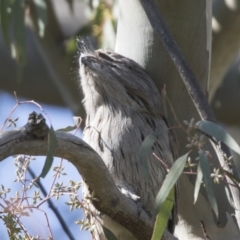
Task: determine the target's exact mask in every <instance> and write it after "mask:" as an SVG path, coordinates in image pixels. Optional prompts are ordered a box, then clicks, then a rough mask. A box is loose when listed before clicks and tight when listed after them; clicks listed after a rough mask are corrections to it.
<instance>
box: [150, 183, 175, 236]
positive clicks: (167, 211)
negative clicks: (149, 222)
mask: <svg viewBox="0 0 240 240" xmlns="http://www.w3.org/2000/svg"><path fill="white" fill-rule="evenodd" d="M174 199H175V190H174V187H173V188H172V189H171V191H170V193H169V195H168V197H167V199H166V200H165V201H164V202H163V203H162V205H161V207H160V210H159V213H158V215H157V217H156V221H155V224H154V230H153V235H152V238H151V240H159V239H162V235H163V233H164V231H165V229H166V227H167V224H168V220H169V218H170V217H171V212H172V208H173V204H174Z"/></svg>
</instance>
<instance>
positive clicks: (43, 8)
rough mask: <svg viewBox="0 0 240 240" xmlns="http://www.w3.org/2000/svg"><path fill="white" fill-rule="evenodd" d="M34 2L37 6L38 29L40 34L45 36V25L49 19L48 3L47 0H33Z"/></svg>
mask: <svg viewBox="0 0 240 240" xmlns="http://www.w3.org/2000/svg"><path fill="white" fill-rule="evenodd" d="M33 3H34V5H35V8H36V12H37V23H38V30H39V32H38V33H39V36H40V37H43V36H44V31H45V27H46V24H47V21H48V18H47V4H46V2H45V0H33Z"/></svg>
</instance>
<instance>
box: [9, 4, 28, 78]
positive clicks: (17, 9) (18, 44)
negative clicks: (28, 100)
mask: <svg viewBox="0 0 240 240" xmlns="http://www.w3.org/2000/svg"><path fill="white" fill-rule="evenodd" d="M12 16H13V27H14V37H15V48H16V57H15V56H14V55H15V54H14V52H12V56H13V58H14V57H15V58H17V61H18V64H17V68H18V71H17V72H18V79H19V80H20V79H21V76H22V71H23V67H24V66H25V64H26V54H27V51H26V34H25V24H24V18H25V8H24V0H17V1H14V4H13V7H12Z"/></svg>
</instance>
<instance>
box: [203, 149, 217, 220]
mask: <svg viewBox="0 0 240 240" xmlns="http://www.w3.org/2000/svg"><path fill="white" fill-rule="evenodd" d="M199 160H200V166H201V169H202V172H203V181H204V183H205V186H206V192H207V197H208V201H209V203H210V205H211V207H212V209H213V211H214V213H215V215H216V217H217V218H218V206H217V200H216V198H215V195H214V191H213V182H212V178H211V176H210V174H211V172H210V166H209V162H208V158H207V155H206V154H205V152H204V151H203V150H200V151H199Z"/></svg>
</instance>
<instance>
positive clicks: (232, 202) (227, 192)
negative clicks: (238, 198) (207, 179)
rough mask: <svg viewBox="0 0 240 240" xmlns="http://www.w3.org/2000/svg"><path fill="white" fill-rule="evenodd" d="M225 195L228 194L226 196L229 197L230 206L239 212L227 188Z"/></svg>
mask: <svg viewBox="0 0 240 240" xmlns="http://www.w3.org/2000/svg"><path fill="white" fill-rule="evenodd" d="M225 193H226V195H227V199H228V202H229V204H230V205H231V206H232V207H233V208H234V209H235V210H237V208H236V206H235V204H234V201H233V199H232V196H231V194H230V192H229V190H228V188H227V186H225Z"/></svg>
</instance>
